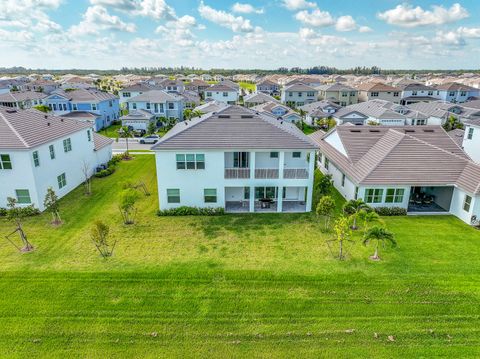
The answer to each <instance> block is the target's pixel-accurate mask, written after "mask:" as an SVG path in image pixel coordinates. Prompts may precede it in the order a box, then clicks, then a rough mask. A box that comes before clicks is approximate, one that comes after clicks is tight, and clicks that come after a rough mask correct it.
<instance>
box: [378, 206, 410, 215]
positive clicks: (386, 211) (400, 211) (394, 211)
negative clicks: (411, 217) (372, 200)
mask: <svg viewBox="0 0 480 359" xmlns="http://www.w3.org/2000/svg"><path fill="white" fill-rule="evenodd" d="M375 212H377V213H378V215H379V216H406V215H407V210H406V209H405V208H401V207H377V208H375Z"/></svg>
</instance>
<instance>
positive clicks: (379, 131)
mask: <svg viewBox="0 0 480 359" xmlns="http://www.w3.org/2000/svg"><path fill="white" fill-rule="evenodd" d="M370 132H380V130H370Z"/></svg>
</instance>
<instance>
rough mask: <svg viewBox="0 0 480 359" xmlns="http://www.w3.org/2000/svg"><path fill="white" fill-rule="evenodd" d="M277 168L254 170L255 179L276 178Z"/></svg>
mask: <svg viewBox="0 0 480 359" xmlns="http://www.w3.org/2000/svg"><path fill="white" fill-rule="evenodd" d="M278 172H279V171H278V168H255V178H257V179H266V178H278Z"/></svg>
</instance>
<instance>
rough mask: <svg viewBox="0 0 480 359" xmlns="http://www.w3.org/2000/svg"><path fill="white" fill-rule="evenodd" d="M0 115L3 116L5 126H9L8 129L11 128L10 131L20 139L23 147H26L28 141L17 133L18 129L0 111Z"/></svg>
mask: <svg viewBox="0 0 480 359" xmlns="http://www.w3.org/2000/svg"><path fill="white" fill-rule="evenodd" d="M0 116H1V117H2V118H3V120H4V121H5V123H6V124H7V126H8V127H9V128H10V130H12V132H13V133H14V134H15V135H16V136H17V137H18V139H19V140H20V141H22V143H23V144H24V146H25V147H28V146H29V145H28V143H27V141H25V139H24V138H23V137H22V136H20V134H19V133H18V131H17V130H16V129H15V127H13V126H12V124H11V123H10V122H9V121H8V119H7V118H6V117H5V116H4V115H3V113H2V112H1V111H0Z"/></svg>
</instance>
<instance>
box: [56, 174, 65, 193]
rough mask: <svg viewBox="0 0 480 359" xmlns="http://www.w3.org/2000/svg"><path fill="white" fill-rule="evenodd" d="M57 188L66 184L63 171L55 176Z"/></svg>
mask: <svg viewBox="0 0 480 359" xmlns="http://www.w3.org/2000/svg"><path fill="white" fill-rule="evenodd" d="M57 182H58V188H59V189H62V188H63V187H65V186H66V185H67V177H66V176H65V172H64V173H62V174H61V175H60V176H57Z"/></svg>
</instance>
